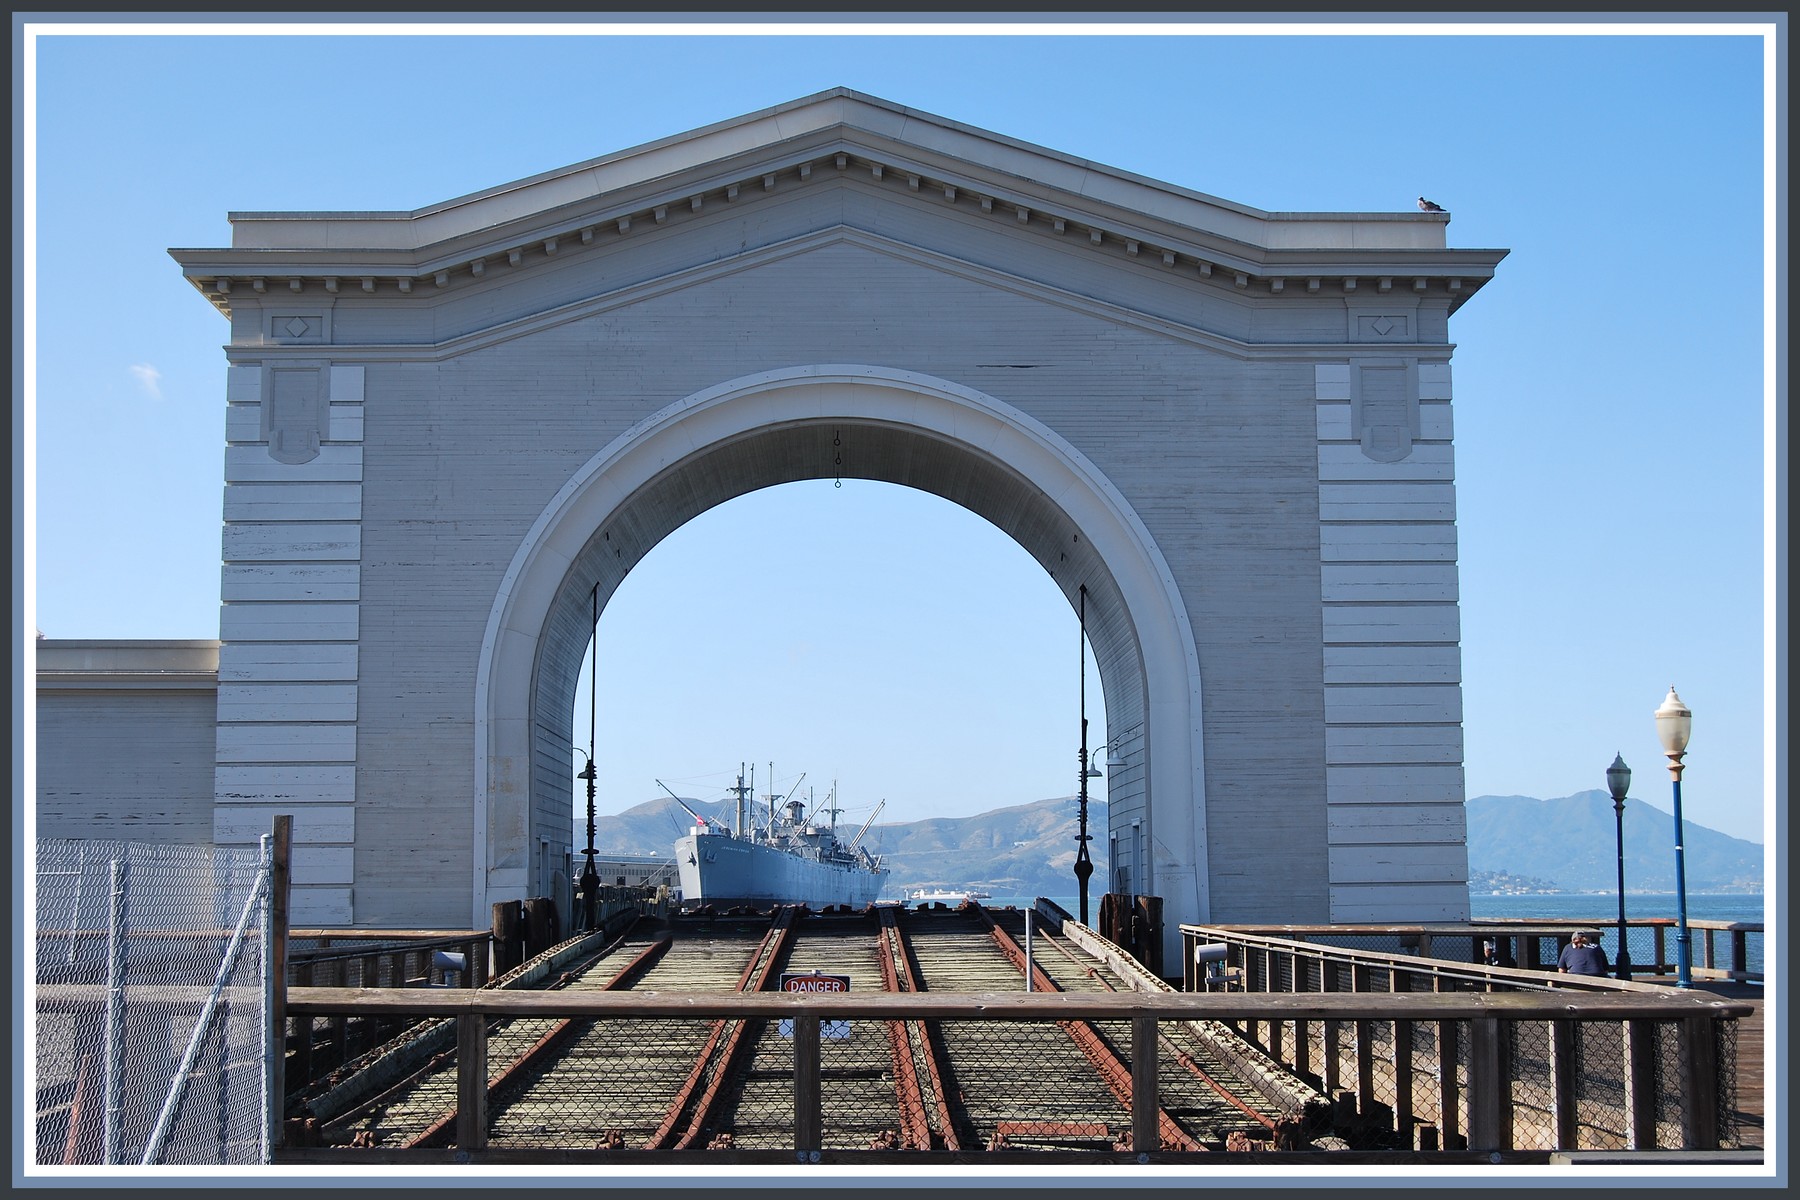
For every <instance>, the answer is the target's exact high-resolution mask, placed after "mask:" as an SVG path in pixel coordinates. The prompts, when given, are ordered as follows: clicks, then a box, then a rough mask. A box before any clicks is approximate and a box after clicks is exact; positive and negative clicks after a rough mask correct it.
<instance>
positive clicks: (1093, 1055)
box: [976, 908, 1204, 1150]
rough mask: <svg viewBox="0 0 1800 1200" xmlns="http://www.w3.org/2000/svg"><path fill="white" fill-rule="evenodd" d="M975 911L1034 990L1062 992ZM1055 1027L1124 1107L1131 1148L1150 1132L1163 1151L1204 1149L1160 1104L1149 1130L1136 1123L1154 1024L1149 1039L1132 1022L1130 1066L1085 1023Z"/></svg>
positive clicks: (988, 919)
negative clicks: (1127, 1113)
mask: <svg viewBox="0 0 1800 1200" xmlns="http://www.w3.org/2000/svg"><path fill="white" fill-rule="evenodd" d="M976 911H977V912H978V913H980V914H981V918H982V920H983V921H985V922H986V923H987V927H988V932H989V934H990V935H992V937H993V939H994V942H995V944H996V945H998V946H999V947H1000V949H1001V951H1002V952H1003V953H1004V954H1005V955H1006V957H1007V958H1008V959H1010V960H1012V963H1013V965H1014V966H1016V967H1018V968H1019V970H1020V972H1021V973H1023V972H1024V971H1025V970H1026V969H1027V966H1028V965H1029V969H1030V970H1031V972H1032V976H1031V978H1032V982H1033V983H1034V985H1036V989H1035V990H1038V991H1044V992H1061V991H1062V989H1061V988H1060V987H1058V986H1057V984H1056V982H1055V981H1054V980H1052V979H1051V978H1050V976H1048V975H1046V974H1045V973H1044V970H1043V968H1042V967H1039V966H1038V965H1037V964H1036V963H1031V964H1027V963H1026V961H1025V951H1024V950H1022V949H1020V948H1019V944H1018V943H1017V942H1015V941H1014V940H1013V939H1012V936H1011V935H1010V934H1008V933H1007V932H1006V930H1004V929H1002V928H1000V926H999V925H998V924H996V923H995V921H994V918H993V917H992V916H991V915H990V914H989V913H988V911H987V910H986V909H985V908H977V909H976ZM1058 1024H1060V1025H1061V1026H1062V1027H1063V1029H1064V1030H1065V1031H1066V1032H1067V1033H1068V1035H1069V1037H1070V1038H1071V1039H1072V1040H1073V1041H1074V1042H1075V1044H1076V1045H1077V1046H1079V1047H1080V1048H1081V1052H1082V1053H1083V1054H1084V1055H1086V1056H1087V1060H1088V1061H1089V1062H1090V1063H1092V1064H1093V1065H1094V1069H1095V1070H1096V1071H1098V1072H1099V1073H1100V1078H1101V1079H1103V1080H1104V1081H1105V1082H1106V1086H1107V1087H1108V1088H1110V1089H1111V1090H1112V1093H1113V1095H1115V1096H1117V1097H1118V1098H1119V1102H1120V1103H1122V1104H1123V1105H1125V1107H1126V1109H1127V1110H1128V1111H1130V1112H1131V1113H1132V1126H1133V1130H1132V1133H1133V1137H1132V1142H1133V1144H1134V1145H1138V1146H1143V1145H1144V1144H1145V1143H1146V1142H1148V1141H1149V1137H1148V1136H1147V1135H1148V1134H1150V1133H1152V1132H1154V1134H1155V1138H1156V1145H1157V1146H1158V1147H1159V1148H1161V1149H1163V1150H1201V1149H1204V1147H1202V1146H1201V1145H1200V1143H1199V1142H1197V1141H1195V1140H1194V1138H1193V1136H1192V1135H1190V1134H1189V1133H1188V1131H1187V1130H1185V1129H1183V1128H1182V1127H1181V1125H1180V1124H1179V1123H1178V1122H1177V1121H1176V1120H1175V1118H1174V1117H1173V1116H1171V1115H1169V1113H1168V1112H1167V1111H1165V1110H1164V1109H1163V1108H1162V1107H1161V1106H1160V1105H1156V1106H1154V1112H1155V1118H1156V1123H1155V1126H1154V1129H1153V1130H1152V1129H1151V1128H1149V1127H1147V1126H1146V1125H1145V1122H1142V1121H1140V1120H1138V1114H1139V1111H1140V1110H1139V1108H1138V1107H1136V1105H1137V1102H1138V1101H1139V1100H1140V1099H1141V1096H1142V1093H1143V1090H1144V1089H1143V1087H1142V1084H1141V1080H1140V1078H1139V1077H1140V1076H1141V1075H1142V1074H1143V1073H1144V1071H1143V1067H1144V1064H1143V1063H1142V1061H1141V1060H1142V1059H1143V1058H1144V1057H1145V1056H1146V1055H1148V1056H1149V1057H1150V1058H1151V1059H1152V1061H1151V1063H1150V1068H1151V1069H1150V1072H1149V1074H1150V1075H1151V1078H1152V1079H1154V1075H1155V1063H1154V1057H1155V1053H1156V1051H1155V1046H1156V1041H1155V1032H1154V1022H1152V1028H1151V1036H1150V1038H1149V1039H1145V1038H1144V1036H1143V1029H1142V1027H1141V1024H1140V1023H1139V1022H1137V1021H1133V1029H1132V1035H1133V1036H1132V1042H1133V1045H1132V1055H1131V1057H1132V1064H1133V1065H1132V1066H1131V1067H1127V1066H1126V1065H1125V1064H1124V1063H1123V1062H1121V1061H1120V1059H1119V1056H1118V1055H1117V1054H1116V1053H1114V1051H1113V1048H1112V1046H1111V1045H1109V1044H1108V1043H1107V1041H1106V1039H1105V1038H1103V1037H1101V1036H1100V1032H1099V1030H1097V1029H1095V1028H1094V1027H1093V1026H1092V1025H1090V1024H1088V1023H1087V1022H1086V1021H1061V1022H1058ZM1146 1040H1147V1041H1148V1046H1147V1047H1145V1046H1143V1045H1140V1043H1143V1042H1145V1041H1146ZM1151 1090H1152V1091H1154V1087H1152V1089H1151Z"/></svg>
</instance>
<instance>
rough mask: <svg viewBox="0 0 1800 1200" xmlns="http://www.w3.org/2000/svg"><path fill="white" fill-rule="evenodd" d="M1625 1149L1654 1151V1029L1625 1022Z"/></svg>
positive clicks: (1643, 1022) (1640, 1022)
mask: <svg viewBox="0 0 1800 1200" xmlns="http://www.w3.org/2000/svg"><path fill="white" fill-rule="evenodd" d="M1625 1148H1626V1149H1627V1150H1654V1149H1656V1026H1655V1024H1654V1023H1652V1022H1650V1021H1626V1022H1625Z"/></svg>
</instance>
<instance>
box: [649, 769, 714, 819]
mask: <svg viewBox="0 0 1800 1200" xmlns="http://www.w3.org/2000/svg"><path fill="white" fill-rule="evenodd" d="M656 786H657V787H659V788H661V789H662V790H663V791H665V792H669V799H671V800H673V801H674V802H675V803H677V804H679V805H681V807H682V808H684V809H687V815H688V816H690V817H692V818H694V820H696V821H698V822H699V823H700V824H701V825H703V826H707V825H711V824H712V822H711V821H709V820H707V819H706V818H705V817H703V816H701V815H700V814H699V813H697V812H695V811H694V810H693V809H691V808H688V803H687V801H686V800H683V799H682V798H681V797H680V796H677V795H676V794H675V793H674V792H670V791H669V785H668V784H666V783H664V782H663V781H662V780H660V779H659V780H657V781H656Z"/></svg>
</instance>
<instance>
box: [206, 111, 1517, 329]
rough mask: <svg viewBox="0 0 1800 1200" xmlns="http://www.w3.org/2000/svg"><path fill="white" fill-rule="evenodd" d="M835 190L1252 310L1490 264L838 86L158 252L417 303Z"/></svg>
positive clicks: (1433, 240)
mask: <svg viewBox="0 0 1800 1200" xmlns="http://www.w3.org/2000/svg"><path fill="white" fill-rule="evenodd" d="M852 184H853V185H854V186H858V187H861V188H864V189H874V190H878V191H880V192H882V193H885V194H887V195H889V196H891V197H894V198H897V199H899V200H901V201H907V200H910V201H912V202H916V203H918V204H923V205H931V206H933V207H934V208H935V209H937V210H939V211H945V210H951V211H956V212H958V213H959V214H963V215H964V216H966V218H967V219H970V220H990V221H1003V222H1009V223H1010V225H1009V228H1021V229H1024V228H1029V229H1033V230H1035V231H1037V232H1041V233H1047V234H1052V235H1055V236H1057V237H1062V238H1067V239H1069V241H1070V244H1071V245H1079V246H1084V247H1087V248H1089V249H1091V250H1092V251H1094V252H1097V253H1105V254H1109V255H1111V256H1114V257H1121V256H1122V257H1123V258H1124V259H1127V260H1136V261H1140V262H1142V263H1144V264H1146V265H1150V266H1155V267H1159V268H1161V269H1163V270H1175V271H1178V272H1181V273H1182V274H1184V275H1186V276H1189V277H1191V278H1193V279H1195V280H1197V281H1199V282H1202V283H1208V284H1213V285H1216V286H1225V287H1234V288H1236V289H1239V290H1242V291H1252V290H1253V291H1255V292H1257V293H1259V294H1265V295H1270V294H1272V295H1279V294H1281V293H1282V292H1283V291H1285V290H1286V289H1287V288H1288V287H1289V286H1290V283H1291V285H1292V286H1293V287H1294V288H1295V291H1296V292H1301V291H1313V292H1316V291H1318V290H1319V288H1320V287H1321V286H1322V281H1324V280H1330V281H1331V283H1332V284H1333V286H1344V281H1345V280H1351V281H1352V282H1351V283H1350V284H1349V285H1348V286H1349V288H1352V289H1353V288H1354V287H1355V286H1356V285H1355V283H1354V280H1356V279H1359V278H1361V279H1367V280H1368V281H1369V282H1370V284H1371V285H1376V284H1377V281H1379V284H1378V286H1379V287H1380V288H1381V289H1382V290H1384V291H1385V290H1387V289H1388V288H1389V287H1391V286H1392V285H1393V281H1394V280H1396V279H1398V280H1400V281H1401V285H1402V286H1403V287H1406V288H1409V289H1412V290H1414V291H1419V292H1424V291H1427V290H1436V291H1439V292H1441V293H1446V294H1447V296H1448V299H1449V301H1450V307H1451V308H1452V309H1454V308H1455V307H1456V305H1458V304H1460V303H1461V301H1462V300H1463V299H1466V298H1467V296H1468V295H1469V294H1472V293H1473V291H1474V290H1475V289H1476V288H1477V287H1479V286H1480V284H1481V283H1482V282H1484V281H1485V280H1486V279H1487V278H1489V277H1491V275H1492V273H1493V269H1494V266H1495V264H1496V263H1498V261H1499V260H1500V258H1501V257H1503V256H1504V253H1505V252H1504V251H1487V250H1451V249H1449V248H1447V246H1446V239H1445V229H1446V221H1447V218H1445V217H1444V216H1443V215H1441V214H1428V213H1416V212H1413V213H1404V212H1395V213H1343V214H1331V213H1271V212H1263V211H1260V210H1257V209H1254V208H1250V207H1248V206H1245V205H1241V204H1235V203H1232V202H1230V201H1226V200H1222V199H1219V198H1217V197H1213V196H1208V195H1205V194H1203V193H1200V192H1195V191H1190V190H1187V189H1184V188H1180V187H1177V186H1174V185H1172V184H1166V183H1160V182H1157V181H1155V180H1151V179H1147V178H1144V177H1142V176H1137V175H1133V174H1131V173H1129V172H1126V171H1122V170H1119V169H1116V168H1112V167H1107V166H1103V165H1101V164H1097V163H1093V162H1090V161H1087V160H1083V159H1079V158H1075V157H1072V156H1069V155H1065V154H1061V153H1059V152H1056V151H1053V150H1048V149H1045V148H1043V147H1039V146H1034V145H1030V144H1028V143H1025V142H1021V141H1018V140H1015V139H1012V138H1007V137H1004V136H1002V135H999V134H995V133H991V132H987V131H985V130H981V129H977V128H974V127H972V126H968V125H963V124H960V123H957V122H954V121H951V120H948V119H945V118H942V117H937V116H933V115H931V114H928V113H922V112H919V111H917V110H914V109H909V108H905V107H902V106H900V105H896V104H893V103H890V102H888V101H885V100H881V99H878V98H875V97H872V96H867V95H863V94H861V93H857V92H853V91H850V90H848V89H844V88H837V89H833V90H831V91H827V92H821V93H819V94H817V95H814V96H810V97H806V98H804V99H800V100H796V101H793V102H791V103H788V104H783V105H778V106H776V107H773V108H768V109H764V110H762V111H760V112H755V113H750V114H747V115H745V116H742V117H737V118H734V119H732V120H729V121H723V122H720V123H718V124H715V125H710V126H707V127H705V128H702V129H697V130H693V131H691V132H688V133H683V134H679V135H676V136H673V137H668V138H664V139H661V140H660V141H655V142H651V143H648V144H646V145H642V146H638V147H634V148H631V149H627V150H621V151H618V152H616V153H613V154H608V155H605V156H602V157H600V158H595V159H591V160H588V161H586V162H582V163H577V164H575V165H573V166H570V167H566V168H563V169H561V170H557V171H550V172H546V173H544V174H541V175H536V176H532V177H530V178H528V179H522V180H517V181H515V182H512V183H507V184H503V185H499V186H496V187H493V188H488V189H486V190H484V191H481V192H477V193H473V194H471V195H468V196H463V197H459V198H456V199H453V200H448V201H444V202H442V203H439V204H434V205H431V206H428V207H426V208H422V209H417V210H414V211H411V212H375V213H370V212H305V213H277V212H239V213H233V214H231V222H232V245H231V247H229V248H226V249H196V250H172V251H171V252H170V253H171V254H172V255H173V256H174V257H175V258H176V259H177V261H179V262H180V263H181V265H182V267H183V271H184V273H185V274H186V275H187V276H188V278H189V279H190V281H191V282H193V283H194V285H195V286H196V287H197V288H199V289H200V290H201V291H202V292H204V293H206V294H207V296H208V297H209V298H210V299H211V300H212V301H213V302H214V303H215V304H216V305H218V306H219V307H220V308H221V309H223V310H226V311H229V308H230V304H231V300H232V296H233V294H234V292H240V291H241V289H242V288H245V287H247V288H249V289H251V290H253V291H255V292H258V293H260V292H263V291H265V290H267V289H268V288H269V287H270V284H271V281H276V282H277V283H279V285H280V286H281V287H282V288H284V289H286V290H288V291H292V292H300V291H304V290H306V289H308V288H310V287H320V288H323V289H324V290H326V291H329V292H332V293H336V292H338V291H339V290H340V289H350V290H352V291H360V292H363V293H375V292H385V293H389V294H398V295H404V296H411V295H432V294H437V293H440V292H442V291H443V290H444V289H446V288H450V287H452V286H458V285H463V284H467V283H470V282H479V281H481V280H482V279H483V277H484V276H486V275H487V274H488V272H489V271H490V270H492V269H494V268H496V267H500V268H507V269H513V270H516V269H519V268H524V267H529V266H531V265H534V264H539V263H544V262H548V261H551V260H554V259H557V258H558V256H565V260H566V256H567V255H569V254H571V253H574V252H578V251H584V250H590V249H592V248H594V247H596V245H598V246H599V247H601V248H604V247H605V246H606V245H608V244H609V243H612V242H614V241H616V240H617V239H620V238H629V237H633V236H642V235H643V234H644V233H646V232H652V231H663V230H667V229H670V228H671V227H679V226H681V225H684V224H687V223H690V222H693V221H697V220H705V219H707V218H708V217H710V216H712V215H715V214H716V213H718V212H719V211H720V210H721V209H730V208H732V207H734V206H747V205H750V204H753V203H755V202H757V201H759V200H763V199H767V198H770V197H773V196H776V195H778V194H779V195H782V196H789V197H791V196H792V195H793V194H794V193H795V192H796V191H797V190H801V189H818V190H824V189H829V188H831V187H833V186H845V185H852Z"/></svg>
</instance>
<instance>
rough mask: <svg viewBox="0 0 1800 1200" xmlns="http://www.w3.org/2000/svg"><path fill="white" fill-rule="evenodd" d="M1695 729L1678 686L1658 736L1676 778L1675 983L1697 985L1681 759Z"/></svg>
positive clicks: (1663, 710)
mask: <svg viewBox="0 0 1800 1200" xmlns="http://www.w3.org/2000/svg"><path fill="white" fill-rule="evenodd" d="M1693 731H1694V714H1693V713H1692V712H1691V711H1689V709H1688V706H1687V705H1685V704H1683V703H1682V702H1681V697H1680V696H1677V695H1676V694H1675V688H1674V685H1673V684H1671V685H1670V687H1669V694H1668V695H1667V696H1665V697H1663V702H1662V706H1661V707H1660V708H1658V709H1657V710H1656V736H1657V737H1658V738H1659V739H1661V741H1662V748H1663V753H1664V754H1666V755H1668V756H1669V778H1670V779H1672V780H1674V781H1675V986H1676V987H1684V988H1685V987H1693V986H1694V977H1693V956H1692V954H1691V953H1690V950H1689V938H1688V921H1687V876H1686V874H1685V873H1684V870H1683V865H1682V854H1681V760H1682V758H1683V757H1684V756H1685V755H1686V754H1687V744H1688V736H1689V735H1690V734H1691V733H1693Z"/></svg>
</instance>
